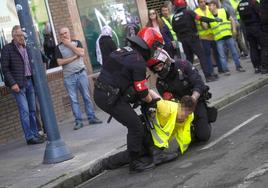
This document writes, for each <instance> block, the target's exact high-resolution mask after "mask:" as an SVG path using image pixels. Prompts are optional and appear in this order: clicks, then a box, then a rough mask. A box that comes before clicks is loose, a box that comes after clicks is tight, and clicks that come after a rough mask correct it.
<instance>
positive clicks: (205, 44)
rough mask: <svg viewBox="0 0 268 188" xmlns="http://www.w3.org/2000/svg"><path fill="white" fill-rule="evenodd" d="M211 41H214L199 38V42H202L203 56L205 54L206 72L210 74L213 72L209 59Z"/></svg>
mask: <svg viewBox="0 0 268 188" xmlns="http://www.w3.org/2000/svg"><path fill="white" fill-rule="evenodd" d="M212 42H214V41H211V40H203V39H201V43H202V46H203V48H204V51H205V56H206V62H207V72H208V74H209V75H210V76H211V75H212V74H213V73H214V70H213V64H212V60H211V48H212Z"/></svg>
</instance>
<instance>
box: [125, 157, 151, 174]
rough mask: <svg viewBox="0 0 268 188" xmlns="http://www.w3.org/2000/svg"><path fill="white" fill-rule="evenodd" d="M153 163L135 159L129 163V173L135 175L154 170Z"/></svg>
mask: <svg viewBox="0 0 268 188" xmlns="http://www.w3.org/2000/svg"><path fill="white" fill-rule="evenodd" d="M154 166H155V165H154V163H153V162H148V161H142V160H141V159H135V160H133V161H130V163H129V172H130V173H131V174H132V173H137V172H142V171H145V170H149V169H152V168H154Z"/></svg>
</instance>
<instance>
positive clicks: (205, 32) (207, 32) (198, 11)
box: [195, 6, 213, 38]
mask: <svg viewBox="0 0 268 188" xmlns="http://www.w3.org/2000/svg"><path fill="white" fill-rule="evenodd" d="M195 13H196V14H198V15H200V16H206V17H210V18H211V17H212V16H213V15H212V14H211V12H210V11H209V9H208V6H206V14H204V12H203V10H201V8H199V7H198V8H196V9H195ZM195 23H196V28H197V31H198V35H199V36H200V38H202V37H205V36H208V35H210V34H213V33H212V30H211V29H210V28H208V29H204V28H203V27H202V26H201V21H198V20H196V21H195Z"/></svg>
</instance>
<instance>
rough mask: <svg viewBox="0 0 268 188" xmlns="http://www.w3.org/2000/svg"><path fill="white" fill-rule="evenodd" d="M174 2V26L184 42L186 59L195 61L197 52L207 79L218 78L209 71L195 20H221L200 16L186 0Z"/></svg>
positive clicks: (179, 37) (178, 36)
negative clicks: (189, 6)
mask: <svg viewBox="0 0 268 188" xmlns="http://www.w3.org/2000/svg"><path fill="white" fill-rule="evenodd" d="M173 4H174V6H175V14H174V16H173V19H172V28H173V30H174V32H175V33H176V34H177V38H178V39H179V40H180V41H181V43H182V46H183V50H184V53H185V55H186V59H187V60H188V61H190V62H191V63H193V58H194V54H196V55H197V57H198V59H199V61H200V65H201V68H202V71H203V73H204V76H205V77H206V81H207V82H209V81H214V80H216V78H217V76H215V75H211V74H210V73H209V70H208V62H207V61H206V56H205V52H204V50H203V48H202V46H201V41H200V40H199V37H198V33H197V28H196V23H195V20H197V21H202V22H207V23H208V22H215V21H221V20H220V19H218V18H216V19H211V18H207V17H203V16H199V15H197V14H196V13H195V12H194V11H192V10H187V9H186V7H187V3H186V1H185V0H174V1H173Z"/></svg>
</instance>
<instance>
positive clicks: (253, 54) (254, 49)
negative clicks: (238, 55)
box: [246, 28, 262, 68]
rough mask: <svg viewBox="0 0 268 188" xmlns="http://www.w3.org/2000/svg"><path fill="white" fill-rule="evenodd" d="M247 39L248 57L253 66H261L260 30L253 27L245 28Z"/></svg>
mask: <svg viewBox="0 0 268 188" xmlns="http://www.w3.org/2000/svg"><path fill="white" fill-rule="evenodd" d="M246 32H247V41H248V44H249V52H250V59H251V62H252V65H253V67H254V68H260V66H261V50H260V48H261V46H262V44H261V40H262V39H261V32H260V30H258V29H257V30H256V29H255V28H247V29H246Z"/></svg>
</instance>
